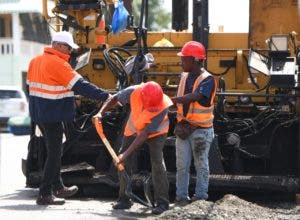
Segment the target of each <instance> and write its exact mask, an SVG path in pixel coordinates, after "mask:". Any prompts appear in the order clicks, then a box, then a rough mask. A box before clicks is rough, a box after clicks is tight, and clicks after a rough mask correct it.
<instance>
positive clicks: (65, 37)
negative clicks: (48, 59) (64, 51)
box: [52, 31, 79, 49]
mask: <svg viewBox="0 0 300 220" xmlns="http://www.w3.org/2000/svg"><path fill="white" fill-rule="evenodd" d="M54 41H55V42H60V43H66V44H68V45H69V46H70V47H72V48H73V49H78V48H79V46H78V45H77V44H75V43H74V40H73V36H72V34H71V33H70V32H67V31H61V32H56V33H54V35H53V38H52V42H54Z"/></svg>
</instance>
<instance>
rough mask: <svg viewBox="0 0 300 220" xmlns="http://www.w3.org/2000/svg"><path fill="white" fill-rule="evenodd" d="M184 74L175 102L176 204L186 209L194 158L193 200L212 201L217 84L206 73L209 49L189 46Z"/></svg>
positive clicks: (182, 54) (194, 44)
mask: <svg viewBox="0 0 300 220" xmlns="http://www.w3.org/2000/svg"><path fill="white" fill-rule="evenodd" d="M177 55H178V56H180V57H181V61H182V68H183V71H184V72H183V73H182V74H181V79H180V83H179V87H178V91H177V96H176V97H174V98H172V101H173V103H174V104H176V105H177V125H176V126H175V129H174V133H175V135H176V169H177V173H176V202H177V203H178V204H179V205H185V204H187V203H189V202H190V201H191V199H190V196H189V190H188V189H189V179H190V176H189V171H190V165H191V161H192V157H193V158H194V166H195V169H196V187H195V192H194V195H193V197H192V200H198V199H204V200H205V199H207V198H208V180H209V178H208V177H209V166H208V153H209V149H210V145H211V143H212V140H213V137H214V129H213V119H214V115H213V111H214V102H213V101H214V98H215V95H216V88H217V84H216V80H215V79H214V77H213V76H212V75H211V74H210V73H208V72H207V71H206V70H205V69H204V62H205V60H206V50H205V47H204V46H203V45H202V44H201V43H199V42H196V41H189V42H187V43H186V44H185V45H184V46H183V47H182V49H181V52H179V53H178V54H177Z"/></svg>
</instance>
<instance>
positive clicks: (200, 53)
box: [177, 41, 206, 60]
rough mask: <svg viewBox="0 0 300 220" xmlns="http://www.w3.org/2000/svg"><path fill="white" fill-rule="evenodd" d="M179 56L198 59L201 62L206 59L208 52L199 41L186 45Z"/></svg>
mask: <svg viewBox="0 0 300 220" xmlns="http://www.w3.org/2000/svg"><path fill="white" fill-rule="evenodd" d="M177 55H178V56H181V57H186V56H191V57H196V58H198V59H200V60H205V59H206V51H205V47H204V46H203V45H202V44H201V43H199V42H197V41H189V42H187V43H185V44H184V45H183V47H182V49H181V51H180V52H179V53H177Z"/></svg>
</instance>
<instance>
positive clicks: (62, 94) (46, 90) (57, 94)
mask: <svg viewBox="0 0 300 220" xmlns="http://www.w3.org/2000/svg"><path fill="white" fill-rule="evenodd" d="M80 78H81V76H79V75H74V77H73V79H71V80H70V82H69V84H68V86H67V87H65V86H52V85H47V84H44V83H38V82H30V81H27V85H28V86H29V95H31V96H36V97H40V98H46V99H63V98H66V97H73V96H74V92H73V91H71V90H70V88H72V87H73V85H74V84H75V83H76V82H77V81H78V80H79V79H80Z"/></svg>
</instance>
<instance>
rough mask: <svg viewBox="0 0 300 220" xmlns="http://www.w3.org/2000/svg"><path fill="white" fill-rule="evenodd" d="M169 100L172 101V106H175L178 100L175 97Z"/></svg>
mask: <svg viewBox="0 0 300 220" xmlns="http://www.w3.org/2000/svg"><path fill="white" fill-rule="evenodd" d="M171 100H172V102H173V104H174V105H176V104H177V100H178V99H177V97H172V98H171Z"/></svg>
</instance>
